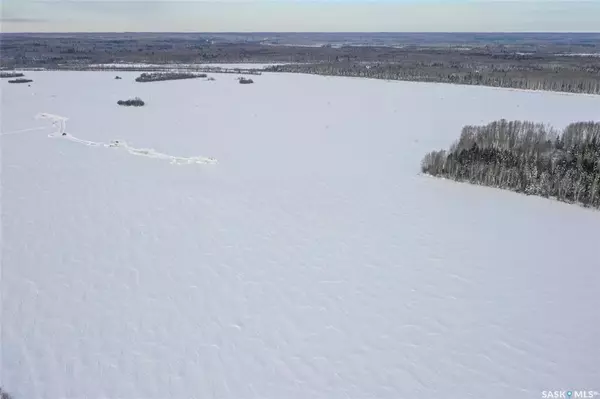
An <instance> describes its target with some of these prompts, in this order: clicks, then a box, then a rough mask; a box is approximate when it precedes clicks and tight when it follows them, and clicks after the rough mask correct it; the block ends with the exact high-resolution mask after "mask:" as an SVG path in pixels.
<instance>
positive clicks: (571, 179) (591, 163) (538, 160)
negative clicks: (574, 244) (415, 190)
mask: <svg viewBox="0 0 600 399" xmlns="http://www.w3.org/2000/svg"><path fill="white" fill-rule="evenodd" d="M421 170H422V171H423V172H424V173H427V174H430V175H433V176H440V177H446V178H449V179H453V180H458V181H467V182H470V183H475V184H481V185H486V186H493V187H499V188H504V189H508V190H513V191H517V192H522V193H525V194H533V195H540V196H544V197H554V198H556V199H558V200H560V201H565V202H572V203H579V204H582V205H584V206H589V207H594V208H600V123H596V122H577V123H572V124H570V125H569V126H567V127H566V128H565V129H564V130H563V131H562V132H558V131H557V130H555V129H554V128H552V127H548V126H546V125H543V124H539V123H533V122H522V121H512V122H508V121H506V120H500V121H496V122H492V123H490V124H488V125H486V126H465V127H464V128H463V129H462V134H461V136H460V139H459V140H458V141H457V142H455V143H454V144H453V145H452V146H451V147H450V149H449V150H448V151H444V150H442V151H433V152H430V153H429V154H427V155H425V158H423V161H422V163H421Z"/></svg>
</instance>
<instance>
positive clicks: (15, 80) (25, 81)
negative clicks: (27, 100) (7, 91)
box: [8, 78, 33, 83]
mask: <svg viewBox="0 0 600 399" xmlns="http://www.w3.org/2000/svg"><path fill="white" fill-rule="evenodd" d="M31 82H33V80H31V79H23V78H19V79H13V80H9V81H8V83H31Z"/></svg>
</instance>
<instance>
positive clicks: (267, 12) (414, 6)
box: [0, 0, 600, 32]
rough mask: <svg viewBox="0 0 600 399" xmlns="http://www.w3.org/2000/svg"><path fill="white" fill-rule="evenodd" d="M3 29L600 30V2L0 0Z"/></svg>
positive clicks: (174, 30) (212, 30) (225, 30)
mask: <svg viewBox="0 0 600 399" xmlns="http://www.w3.org/2000/svg"><path fill="white" fill-rule="evenodd" d="M0 4H1V7H2V8H1V19H0V21H1V23H2V26H1V29H2V31H3V32H90V31H91V32H113V31H117V32H122V31H130V32H131V31H146V32H149V31H152V32H161V31H162V32H164V31H169V32H177V31H186V32H190V31H193V32H252V31H254V32H256V31H261V32H265V31H266V32H268V31H271V32H273V31H282V32H290V31H296V32H297V31H305V32H310V31H313V32H314V31H319V32H328V31H333V32H335V31H346V32H348V31H359V32H373V31H375V32H402V31H410V32H419V31H421V32H424V31H425V32H453V31H461V32H473V31H477V32H489V31H494V32H498V31H503V32H514V31H519V32H536V31H537V32H539V31H545V32H550V31H551V32H598V31H600V0H594V1H577V0H566V1H544V0H526V1H491V0H446V1H443V0H442V1H440V0H438V1H433V0H428V1H416V0H412V1H411V0H312V1H306V0H304V1H302V0H213V1H198V0H0Z"/></svg>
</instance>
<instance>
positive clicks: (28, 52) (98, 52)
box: [0, 32, 600, 94]
mask: <svg viewBox="0 0 600 399" xmlns="http://www.w3.org/2000/svg"><path fill="white" fill-rule="evenodd" d="M1 39H2V40H0V53H1V54H2V57H1V58H0V68H2V69H4V70H6V71H10V70H15V69H19V68H21V69H27V68H43V69H48V70H56V69H62V70H81V69H86V68H94V65H99V64H112V63H124V64H127V63H130V64H154V65H168V64H181V65H204V64H213V63H227V64H234V63H263V64H273V63H275V64H286V65H282V66H278V67H273V68H269V69H268V71H271V72H299V73H311V74H319V75H332V76H354V77H368V78H378V79H391V80H409V81H419V82H446V83H457V84H466V85H482V86H495V87H510V88H520V89H532V90H550V91H562V92H572V93H589V94H600V33H260V32H259V33H85V34H66V33H65V34H59V33H54V34H2V36H1ZM182 69H185V68H182Z"/></svg>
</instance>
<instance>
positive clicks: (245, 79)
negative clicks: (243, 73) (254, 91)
mask: <svg viewBox="0 0 600 399" xmlns="http://www.w3.org/2000/svg"><path fill="white" fill-rule="evenodd" d="M238 80H239V82H240V84H243V85H247V84H251V83H254V81H253V80H252V79H248V78H239V79H238Z"/></svg>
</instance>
